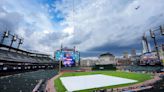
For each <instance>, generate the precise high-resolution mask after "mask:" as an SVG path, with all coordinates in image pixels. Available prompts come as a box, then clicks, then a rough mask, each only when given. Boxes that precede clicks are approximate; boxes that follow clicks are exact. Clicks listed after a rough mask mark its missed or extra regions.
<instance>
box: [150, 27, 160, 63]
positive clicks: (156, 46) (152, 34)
mask: <svg viewBox="0 0 164 92" xmlns="http://www.w3.org/2000/svg"><path fill="white" fill-rule="evenodd" d="M150 36H151V38H153V40H154V45H155V49H156V52H157V57H158V60H159V61H160V56H159V50H158V45H157V41H156V38H155V33H154V31H152V30H150Z"/></svg>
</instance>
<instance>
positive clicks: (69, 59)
mask: <svg viewBox="0 0 164 92" xmlns="http://www.w3.org/2000/svg"><path fill="white" fill-rule="evenodd" d="M55 59H56V61H62V64H63V65H64V66H65V67H71V66H75V64H76V62H78V61H79V52H77V51H76V52H74V51H60V50H58V51H56V52H55Z"/></svg>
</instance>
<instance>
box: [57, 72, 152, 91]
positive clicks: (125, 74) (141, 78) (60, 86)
mask: <svg viewBox="0 0 164 92" xmlns="http://www.w3.org/2000/svg"><path fill="white" fill-rule="evenodd" d="M93 74H104V75H109V76H116V77H122V78H127V79H133V80H138V82H136V83H140V82H143V81H145V80H149V79H151V78H152V77H151V75H150V74H141V73H131V72H122V71H93V72H68V73H64V74H63V75H62V76H61V77H67V76H82V75H93ZM54 82H55V88H56V90H57V92H65V91H66V89H65V87H64V86H63V84H62V82H61V80H60V79H59V78H57V79H56V80H54ZM136 83H128V84H120V85H115V86H107V87H101V88H93V89H87V90H81V91H78V92H90V91H91V92H92V91H93V90H95V89H102V88H116V87H123V86H128V85H131V84H136Z"/></svg>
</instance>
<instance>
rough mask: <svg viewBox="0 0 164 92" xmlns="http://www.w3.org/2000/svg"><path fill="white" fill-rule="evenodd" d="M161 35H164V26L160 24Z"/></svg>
mask: <svg viewBox="0 0 164 92" xmlns="http://www.w3.org/2000/svg"><path fill="white" fill-rule="evenodd" d="M160 31H161V35H164V28H163V27H162V26H160Z"/></svg>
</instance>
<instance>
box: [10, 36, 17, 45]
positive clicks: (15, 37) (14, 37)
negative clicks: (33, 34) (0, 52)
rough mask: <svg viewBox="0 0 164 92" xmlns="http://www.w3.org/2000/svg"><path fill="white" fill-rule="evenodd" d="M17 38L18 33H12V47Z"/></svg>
mask: <svg viewBox="0 0 164 92" xmlns="http://www.w3.org/2000/svg"><path fill="white" fill-rule="evenodd" d="M16 40H17V35H12V40H11V44H10V47H12V45H13V42H14V41H16Z"/></svg>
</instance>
